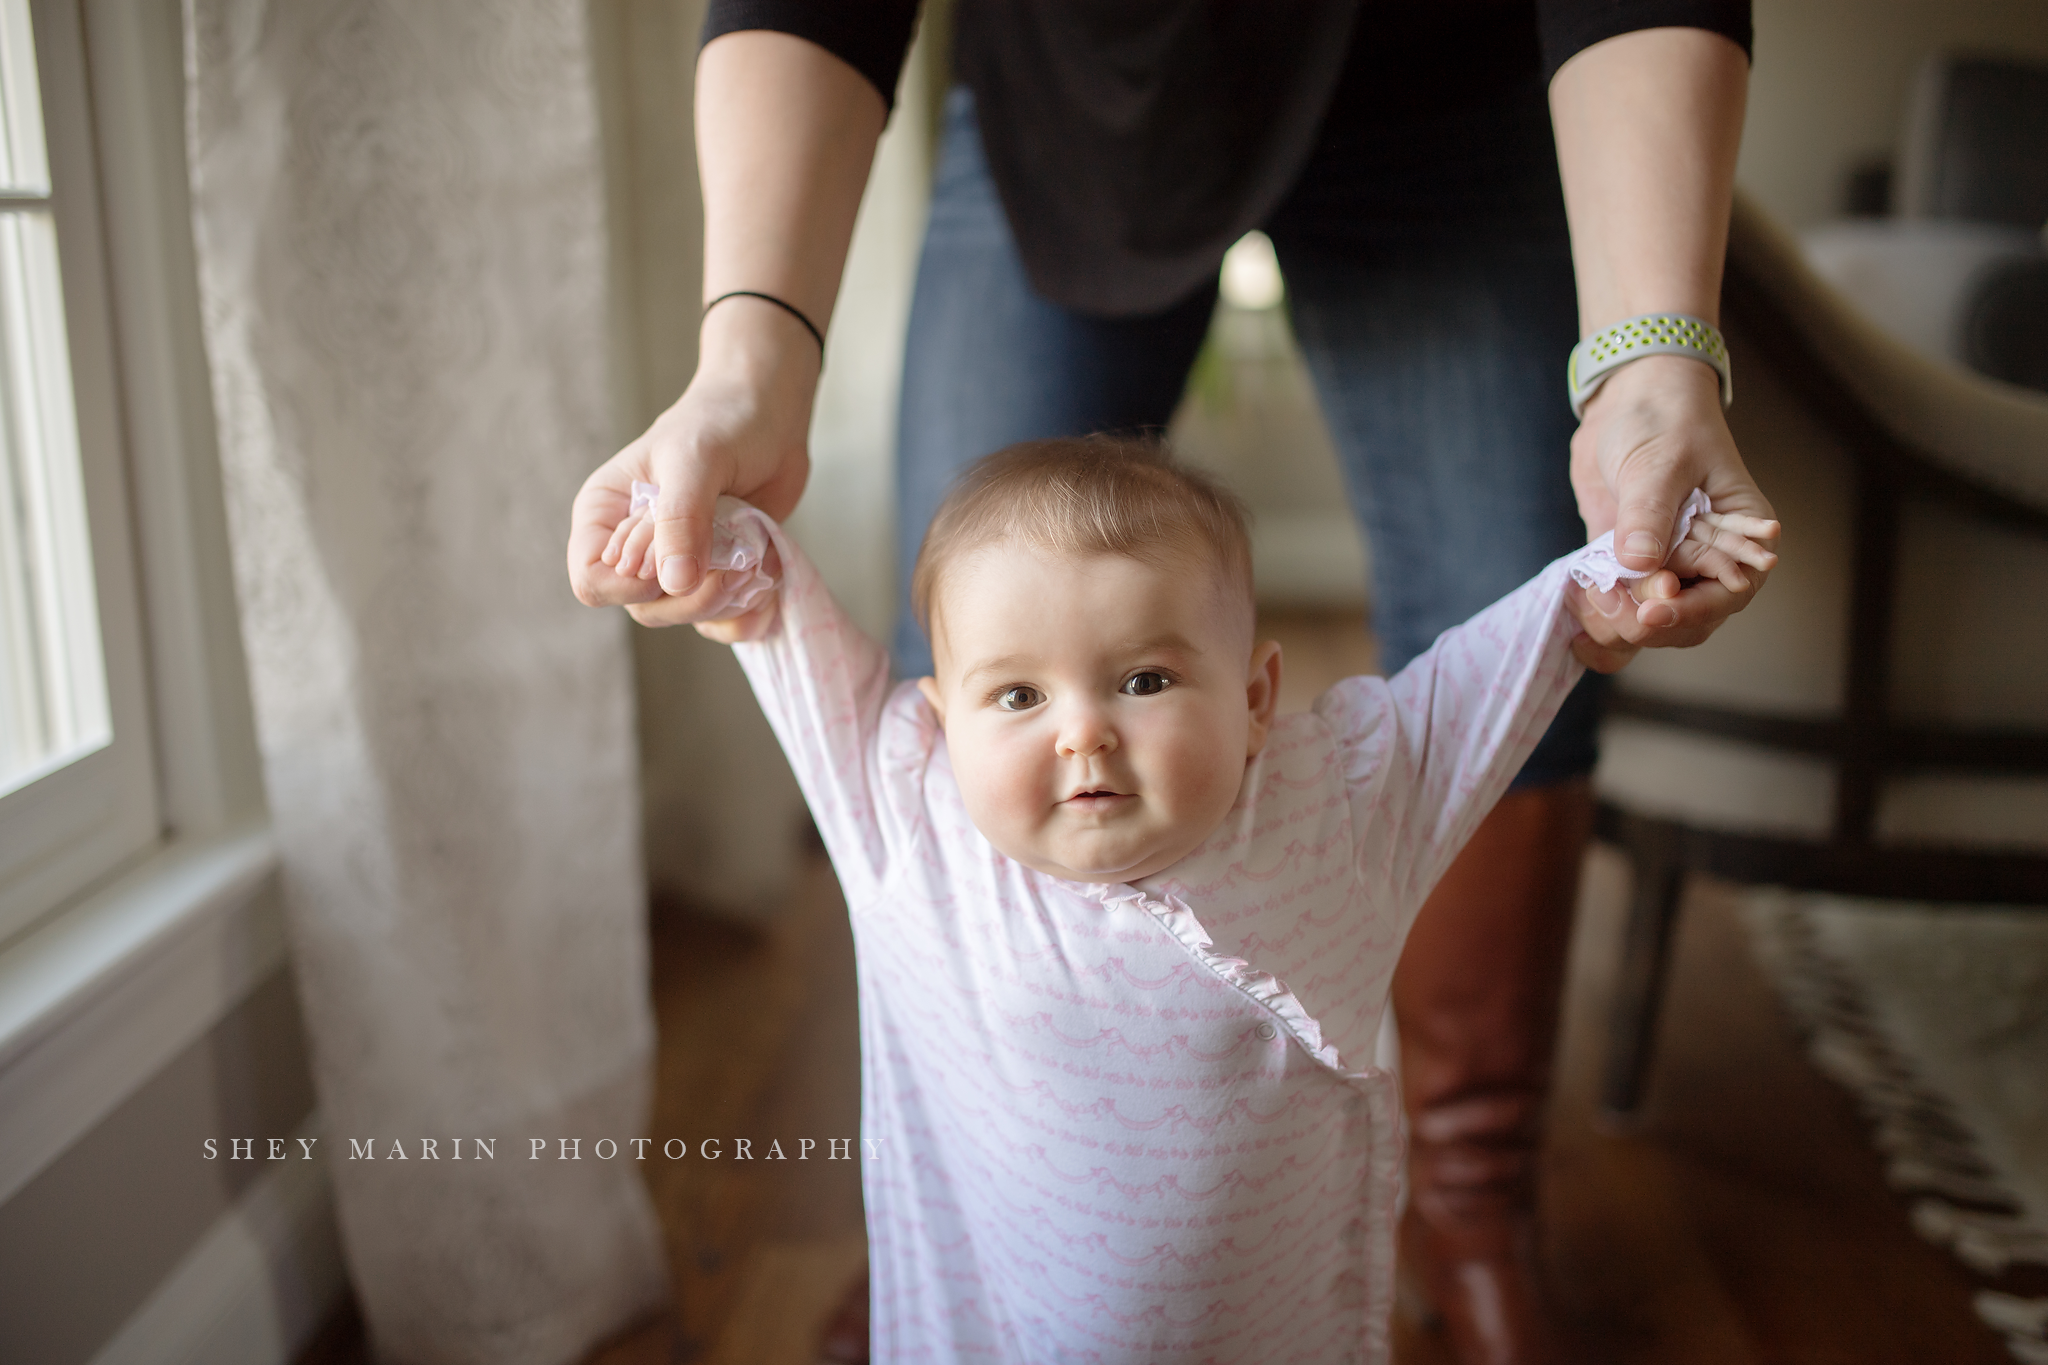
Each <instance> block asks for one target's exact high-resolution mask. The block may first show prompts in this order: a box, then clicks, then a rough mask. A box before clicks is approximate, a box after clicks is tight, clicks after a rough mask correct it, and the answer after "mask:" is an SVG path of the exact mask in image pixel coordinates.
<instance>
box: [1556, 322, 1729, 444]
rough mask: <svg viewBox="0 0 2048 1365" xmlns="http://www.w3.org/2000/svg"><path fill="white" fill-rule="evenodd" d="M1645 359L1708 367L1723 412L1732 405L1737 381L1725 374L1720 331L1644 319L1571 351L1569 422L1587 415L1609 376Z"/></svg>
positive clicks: (1597, 335)
mask: <svg viewBox="0 0 2048 1365" xmlns="http://www.w3.org/2000/svg"><path fill="white" fill-rule="evenodd" d="M1648 355H1682V356H1685V357H1687V358H1689V359H1692V360H1697V361H1699V362H1700V363H1701V364H1702V365H1708V366H1711V367H1712V368H1713V371H1714V373H1715V374H1718V375H1720V376H1721V406H1722V407H1724V408H1725V407H1727V406H1728V405H1729V404H1730V403H1733V402H1734V401H1735V379H1734V376H1733V375H1732V374H1731V373H1730V371H1729V369H1728V343H1727V342H1726V341H1723V340H1722V339H1721V332H1720V329H1719V328H1717V327H1715V326H1714V324H1713V323H1711V322H1707V321H1705V320H1704V319H1701V318H1694V317H1687V316H1686V315H1685V314H1683V313H1645V314H1643V315H1642V316H1641V317H1635V318H1625V319H1623V320H1622V321H1620V322H1617V323H1615V324H1614V325H1613V326H1612V327H1609V328H1606V329H1605V330H1603V331H1598V332H1595V333H1593V335H1591V336H1589V337H1587V338H1586V339H1585V340H1584V341H1581V342H1580V343H1579V344H1578V345H1576V346H1574V347H1572V358H1571V360H1570V361H1569V362H1568V363H1567V364H1566V366H1565V387H1566V389H1567V391H1568V392H1569V394H1570V395H1571V400H1572V416H1574V417H1581V418H1582V417H1584V416H1585V415H1586V400H1587V399H1589V398H1591V397H1592V396H1593V391H1594V390H1595V389H1598V388H1599V387H1600V385H1601V384H1602V383H1603V382H1604V381H1605V380H1606V378H1607V376H1608V375H1610V374H1612V373H1614V371H1616V370H1618V369H1620V368H1621V367H1622V366H1623V365H1626V364H1628V363H1629V362H1630V361H1631V360H1641V359H1642V358H1643V357H1644V356H1648Z"/></svg>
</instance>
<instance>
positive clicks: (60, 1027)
mask: <svg viewBox="0 0 2048 1365" xmlns="http://www.w3.org/2000/svg"><path fill="white" fill-rule="evenodd" d="M32 16H33V22H34V26H35V31H36V51H37V64H38V67H39V68H40V71H41V75H42V81H41V83H42V87H43V105H44V111H45V124H46V128H47V137H48V141H49V145H50V159H51V171H52V182H53V184H52V189H53V199H54V201H55V204H56V206H57V212H58V214H59V232H60V239H59V240H60V251H61V252H62V270H63V273H64V282H65V290H66V296H67V311H68V314H69V320H70V328H71V350H72V365H73V373H74V382H75V384H76V385H77V392H78V407H79V425H80V433H79V434H80V442H81V446H82V447H86V446H89V447H90V449H91V451H92V452H93V453H92V454H91V455H88V457H87V461H86V462H87V466H88V468H87V471H86V476H87V483H88V493H87V495H88V499H89V500H90V506H91V512H90V515H91V520H92V527H93V532H94V535H93V550H94V567H95V572H96V574H97V577H98V583H99V590H100V613H101V623H102V630H103V632H104V635H105V637H106V656H107V674H108V685H109V703H110V709H111V710H112V712H113V720H114V728H115V731H116V740H117V746H118V744H119V742H120V741H121V740H122V739H124V738H125V737H128V736H135V737H138V738H139V740H140V742H139V744H138V745H137V746H136V747H135V748H134V749H133V750H132V751H126V750H124V751H121V753H120V756H119V759H118V761H119V762H123V763H127V764H129V765H130V766H128V767H127V768H125V769H122V771H121V775H120V777H119V778H118V779H116V780H115V781H113V782H112V784H111V786H109V787H103V788H101V789H100V794H99V795H98V796H96V797H74V796H73V795H72V794H71V789H70V788H69V787H67V786H66V785H65V784H62V783H60V784H57V785H47V784H48V783H49V779H47V778H46V779H44V780H43V781H39V782H37V783H36V784H34V785H33V786H31V787H28V788H25V789H23V790H22V791H21V792H17V793H13V794H12V795H14V796H26V797H30V798H32V799H31V800H29V801H26V802H23V803H21V804H22V808H23V809H24V810H26V811H29V812H31V813H30V814H29V815H25V816H21V817H18V818H19V819H20V820H21V821H22V822H23V823H22V825H21V826H20V827H21V828H28V827H30V825H31V823H32V822H33V821H35V820H42V821H45V822H48V823H49V824H51V825H52V826H53V827H59V828H70V826H67V825H66V824H65V822H66V821H67V820H71V819H73V818H74V814H75V811H76V810H77V809H80V808H92V806H93V802H94V801H98V802H99V803H100V804H99V805H98V807H97V809H98V810H99V811H100V812H101V813H102V815H103V817H104V818H103V823H102V824H100V825H98V826H94V827H92V828H91V829H90V830H89V831H88V832H86V833H83V834H78V835H75V836H73V837H71V838H70V840H69V842H62V841H61V840H60V847H59V848H57V849H56V850H55V851H53V852H51V853H49V854H48V855H47V856H46V857H45V858H44V860H43V861H42V862H39V863H38V864H37V865H36V867H35V869H34V870H33V872H31V873H29V874H26V875H25V876H23V877H19V878H16V879H14V880H11V881H7V882H5V883H4V884H0V911H4V916H5V917H0V1203H4V1202H5V1201H6V1200H7V1199H9V1198H10V1197H12V1196H13V1194H14V1193H15V1192H16V1191H18V1190H19V1189H20V1188H22V1186H24V1185H25V1184H27V1183H28V1182H29V1181H30V1180H32V1179H33V1178H34V1177H35V1175H36V1174H37V1173H38V1172H40V1171H41V1170H42V1169H43V1168H44V1167H46V1166H47V1165H48V1164H49V1163H50V1162H51V1161H52V1160H54V1159H55V1158H56V1157H57V1156H59V1155H61V1154H62V1153H63V1152H64V1151H65V1150H66V1149H67V1148H68V1147H70V1146H71V1144H73V1143H74V1142H76V1141H77V1140H78V1138H79V1137H81V1136H83V1135H84V1134H85V1133H86V1132H87V1131H89V1130H90V1129H91V1127H92V1126H93V1125H94V1124H95V1123H97V1122H98V1121H99V1120H100V1119H101V1118H103V1117H105V1116H106V1115H107V1114H108V1113H109V1112H111V1111H112V1110H113V1108H114V1107H115V1106H116V1105H118V1104H119V1103H120V1102H121V1101H122V1100H123V1099H125V1098H126V1097H127V1096H128V1095H129V1094H131V1093H133V1091H134V1090H135V1088H136V1087H137V1086H139V1085H141V1084H142V1083H143V1082H144V1081H146V1080H147V1079H148V1078H149V1077H150V1076H152V1075H154V1074H156V1072H157V1071H158V1070H160V1069H161V1068H162V1067H163V1065H164V1064H165V1063H167V1062H168V1061H170V1060H171V1059H172V1058H173V1057H175V1056H176V1055H177V1054H178V1052H179V1051H181V1050H182V1049H183V1048H185V1047H186V1046H187V1045H189V1044H190V1043H191V1042H193V1041H195V1040H196V1039H198V1038H200V1037H202V1036H203V1035H204V1034H205V1032H206V1031H207V1030H208V1029H210V1028H211V1027H212V1026H213V1024H214V1023H216V1022H217V1021H218V1020H219V1019H220V1018H221V1017H222V1016H223V1015H225V1014H226V1013H227V1012H228V1011H229V1010H230V1009H232V1008H233V1007H234V1006H235V1004H236V1003H237V1002H239V1001H240V1000H241V999H242V998H243V997H244V996H246V995H247V993H248V991H249V990H250V989H251V988H252V987H254V986H255V985H257V984H258V983H260V982H262V981H263V980H265V979H267V978H268V977H269V976H270V975H271V974H272V973H274V972H275V971H276V970H277V969H278V968H279V967H280V966H281V965H282V963H283V961H284V956H285V946H284V929H283V917H282V912H281V909H280V897H279V895H278V893H277V885H276V878H275V876H274V873H275V870H276V866H277V859H276V852H275V847H274V844H273V842H272V839H271V836H270V831H269V825H268V818H267V815H266V812H265V810H264V805H263V798H262V782H261V775H260V768H259V764H258V759H257V752H256V746H255V739H254V731H253V725H252V722H251V717H250V708H249V699H248V684H247V678H246V671H245V666H244V663H243V659H242V654H241V642H240V633H239V624H238V620H237V617H236V611H235V598H234V587H233V579H232V572H231V565H230V562H229V557H228V540H227V527H226V516H225V512H224V510H223V508H222V505H221V491H220V471H219V457H218V449H217V445H216V442H215V437H214V429H213V407H212V395H211V392H210V382H209V378H208V372H207V368H206V362H205V356H204V342H203V335H202V331H201V326H200V314H199V295H198V287H197V279H196V268H195V265H194V257H193V250H192V236H191V212H190V202H189V197H188V193H187V188H186V168H185V157H184V63H183V55H182V16H181V14H180V10H179V4H178V0H32ZM123 591H125V594H126V595H125V597H123V596H122V592H123ZM102 752H105V751H102ZM99 757H100V755H98V754H95V755H93V756H92V758H95V759H96V758H99ZM87 762H90V760H87V761H83V762H81V763H80V764H77V765H73V767H74V768H77V769H78V771H79V772H80V773H81V774H83V776H81V777H79V778H76V779H74V781H76V782H77V783H78V784H79V785H80V786H81V787H83V786H85V785H87V784H88V783H89V782H91V781H96V780H98V779H97V777H95V776H94V772H95V770H94V769H93V768H91V767H87V766H86V763H87ZM71 771H72V769H70V768H67V769H66V770H65V774H68V773H70V772H71ZM65 774H58V775H57V776H64V775H65ZM8 818H17V817H13V816H11V815H10V816H9V817H8ZM13 837H14V836H13V834H12V832H11V827H9V826H6V825H4V824H0V839H6V840H9V845H8V846H9V848H10V849H11V848H12V847H13V844H12V839H13ZM60 868H61V872H60V870H59V869H60ZM8 898H12V899H8Z"/></svg>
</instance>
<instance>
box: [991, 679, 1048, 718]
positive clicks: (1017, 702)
mask: <svg viewBox="0 0 2048 1365" xmlns="http://www.w3.org/2000/svg"><path fill="white" fill-rule="evenodd" d="M1044 700H1045V694H1044V693H1043V692H1040V691H1039V690H1038V689H1037V688H1035V687H1028V686H1026V685H1025V684H1023V683H1019V684H1017V685H1016V686H1015V687H1006V688H1004V689H1003V690H1002V691H1000V692H998V693H996V705H997V706H1000V707H1002V708H1003V709H1004V710H1005V711H1029V710H1030V709H1031V708H1032V707H1034V706H1036V705H1038V704H1039V703H1040V702H1042V701H1044Z"/></svg>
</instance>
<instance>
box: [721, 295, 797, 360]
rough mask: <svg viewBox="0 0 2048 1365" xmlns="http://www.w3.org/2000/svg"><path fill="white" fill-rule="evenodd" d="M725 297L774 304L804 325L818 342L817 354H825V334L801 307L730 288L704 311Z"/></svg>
mask: <svg viewBox="0 0 2048 1365" xmlns="http://www.w3.org/2000/svg"><path fill="white" fill-rule="evenodd" d="M727 299H759V300H761V301H762V302H763V303H772V304H774V305H775V306H776V307H777V308H780V309H781V310H782V311H783V312H785V313H787V314H789V315H790V316H791V317H793V318H795V319H796V320H797V321H798V322H801V323H802V324H803V325H804V330H805V331H806V332H809V333H810V334H811V340H813V341H815V342H817V343H818V354H819V355H820V356H823V355H824V354H825V334H824V333H823V332H821V331H819V330H818V327H817V324H816V323H814V322H812V321H811V320H810V319H809V318H807V317H805V316H804V314H803V310H802V309H801V308H798V307H797V306H796V305H795V304H793V303H784V302H783V301H782V300H781V299H778V298H776V297H775V296H774V295H773V294H763V293H761V292H760V291H758V290H754V289H735V290H732V291H731V292H730V293H725V294H720V295H719V296H718V297H717V298H715V299H713V300H711V302H709V303H707V304H705V305H704V311H705V312H707V313H708V312H710V311H711V310H712V309H714V308H716V307H718V305H719V304H721V303H724V302H725V301H726V300H727Z"/></svg>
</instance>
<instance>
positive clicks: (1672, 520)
mask: <svg viewBox="0 0 2048 1365" xmlns="http://www.w3.org/2000/svg"><path fill="white" fill-rule="evenodd" d="M1572 487H1573V489H1574V490H1575V491H1576V492H1577V494H1578V499H1579V515H1580V516H1582V517H1583V518H1584V519H1585V522H1586V534H1587V537H1588V538H1589V539H1590V538H1592V537H1595V536H1598V535H1600V534H1601V533H1603V532H1605V531H1609V530H1612V531H1613V532H1614V548H1615V554H1616V556H1617V557H1618V558H1619V559H1620V560H1621V562H1622V563H1623V564H1625V565H1627V566H1628V567H1629V568H1632V569H1651V568H1655V567H1656V566H1658V565H1660V564H1662V563H1663V562H1664V560H1665V557H1666V556H1667V555H1668V554H1669V553H1670V552H1671V550H1672V548H1673V539H1674V536H1675V534H1676V532H1677V529H1678V511H1679V508H1680V507H1681V506H1683V505H1684V502H1685V499H1686V497H1687V495H1688V494H1690V493H1691V492H1692V490H1693V489H1695V488H1704V489H1705V490H1706V493H1707V497H1708V498H1709V499H1710V500H1712V502H1713V505H1714V510H1715V511H1716V512H1736V513H1741V514H1743V515H1746V516H1751V517H1758V518H1764V519H1769V518H1772V517H1773V516H1774V513H1773V512H1772V510H1771V504H1770V502H1769V500H1768V499H1766V498H1765V497H1764V495H1763V493H1762V492H1761V491H1760V490H1759V489H1758V488H1757V486H1756V481H1755V480H1754V479H1752V478H1751V477H1750V474H1749V470H1748V469H1747V468H1746V467H1745V466H1744V465H1743V463H1742V456H1741V454H1740V453H1739V452H1737V450H1736V449H1735V439H1734V437H1732V436H1731V435H1729V432H1728V422H1727V419H1726V418H1725V417H1724V416H1723V415H1722V411H1721V393H1720V380H1719V377H1718V376H1717V375H1715V373H1714V372H1713V370H1711V369H1710V368H1708V367H1707V366H1705V365H1702V364H1701V363H1699V362H1698V361H1696V360H1688V359H1686V358H1685V357H1683V356H1649V357H1646V358H1644V359H1642V360H1638V361H1635V362H1633V363H1631V364H1628V365H1624V366H1622V367H1621V368H1620V369H1618V370H1616V371H1614V372H1613V373H1612V374H1611V375H1609V376H1608V379H1607V382H1606V383H1605V384H1603V385H1602V386H1601V387H1600V389H1599V391H1598V392H1596V393H1595V394H1594V395H1593V398H1592V401H1590V402H1589V403H1588V404H1587V405H1586V415H1585V419H1584V421H1583V422H1581V423H1580V426H1579V430H1578V432H1577V434H1576V435H1574V436H1573V437H1572ZM1743 577H1746V578H1747V580H1748V585H1747V587H1746V588H1740V587H1734V586H1731V585H1730V584H1729V583H1726V582H1722V581H1719V580H1717V579H1714V578H1702V579H1699V580H1697V581H1693V582H1689V583H1685V584H1683V585H1681V584H1680V583H1679V580H1678V579H1677V577H1676V576H1675V575H1673V574H1671V573H1669V572H1665V573H1660V574H1655V575H1652V576H1651V578H1649V579H1646V580H1644V584H1645V586H1644V587H1640V588H1638V590H1637V593H1636V597H1637V598H1638V599H1639V601H1638V602H1637V604H1636V605H1635V608H1634V610H1633V611H1615V612H1608V611H1604V610H1603V612H1602V615H1603V617H1605V618H1606V619H1607V620H1609V621H1611V622H1612V623H1613V627H1614V633H1615V639H1614V642H1613V643H1614V644H1615V645H1617V646H1619V645H1626V646H1632V647H1636V648H1652V649H1657V648H1669V647H1674V646H1676V647H1683V646H1687V645H1696V644H1699V643H1700V642H1701V641H1702V640H1705V639H1706V638H1707V637H1708V636H1709V635H1712V634H1713V633H1714V631H1715V630H1716V629H1718V628H1719V627H1720V625H1721V623H1722V622H1723V621H1726V620H1727V619H1728V618H1729V617H1730V616H1733V615H1734V614H1735V613H1736V612H1738V611H1741V610H1742V609H1743V608H1744V607H1746V606H1748V605H1749V603H1750V602H1751V600H1752V599H1754V598H1755V596H1756V594H1757V592H1758V590H1759V589H1761V588H1762V587H1763V583H1764V580H1765V579H1766V578H1768V577H1769V571H1768V570H1767V569H1756V568H1752V569H1750V570H1749V571H1748V572H1747V573H1746V574H1745V575H1743ZM1596 605H1597V604H1596ZM1606 605H1607V606H1610V607H1618V606H1619V605H1620V604H1619V603H1618V602H1610V603H1608V604H1606ZM1630 652H1631V653H1633V649H1631V650H1630ZM1622 661H1623V662H1625V661H1626V660H1625V659H1624V660H1622ZM1587 662H1588V663H1589V664H1592V662H1593V661H1592V660H1590V659H1588V660H1587ZM1596 666H1597V665H1596ZM1616 666H1618V665H1616ZM1603 671H1611V670H1603Z"/></svg>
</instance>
